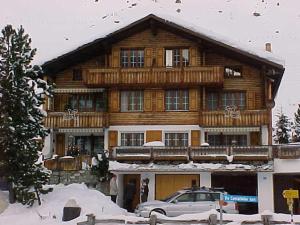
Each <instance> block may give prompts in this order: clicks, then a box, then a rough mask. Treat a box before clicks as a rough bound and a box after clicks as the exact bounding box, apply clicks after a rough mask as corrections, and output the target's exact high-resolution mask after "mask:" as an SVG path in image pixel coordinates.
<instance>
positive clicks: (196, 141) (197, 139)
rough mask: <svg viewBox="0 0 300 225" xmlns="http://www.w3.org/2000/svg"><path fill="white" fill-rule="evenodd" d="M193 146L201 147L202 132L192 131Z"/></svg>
mask: <svg viewBox="0 0 300 225" xmlns="http://www.w3.org/2000/svg"><path fill="white" fill-rule="evenodd" d="M191 146H192V147H196V146H200V130H192V131H191Z"/></svg>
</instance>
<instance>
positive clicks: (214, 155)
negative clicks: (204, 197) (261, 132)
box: [111, 146, 273, 162]
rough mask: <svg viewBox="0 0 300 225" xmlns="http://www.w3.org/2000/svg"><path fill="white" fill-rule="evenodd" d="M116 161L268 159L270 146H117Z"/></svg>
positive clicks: (115, 150)
mask: <svg viewBox="0 0 300 225" xmlns="http://www.w3.org/2000/svg"><path fill="white" fill-rule="evenodd" d="M111 157H112V159H114V160H117V161H184V162H187V161H194V162H200V161H205V162H206V161H211V162H212V161H229V162H231V161H269V160H272V158H273V154H272V146H236V147H228V146H210V147H117V148H115V149H114V151H113V153H112V156H111Z"/></svg>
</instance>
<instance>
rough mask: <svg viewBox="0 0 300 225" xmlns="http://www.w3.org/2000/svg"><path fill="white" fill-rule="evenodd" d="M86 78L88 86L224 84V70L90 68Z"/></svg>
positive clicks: (215, 68) (197, 68) (191, 68)
mask: <svg viewBox="0 0 300 225" xmlns="http://www.w3.org/2000/svg"><path fill="white" fill-rule="evenodd" d="M84 80H85V83H86V84H87V85H88V86H101V87H107V86H108V87H109V86H130V85H135V86H136V85H147V86H151V85H152V86H167V85H176V84H177V85H179V84H186V85H223V82H224V70H223V67H220V66H211V67H183V68H166V67H160V68H158V67H154V68H109V69H90V70H88V71H87V73H86V76H85V77H84Z"/></svg>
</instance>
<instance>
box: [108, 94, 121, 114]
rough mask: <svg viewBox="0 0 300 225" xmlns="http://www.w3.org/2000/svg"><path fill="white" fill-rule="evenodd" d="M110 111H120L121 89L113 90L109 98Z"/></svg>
mask: <svg viewBox="0 0 300 225" xmlns="http://www.w3.org/2000/svg"><path fill="white" fill-rule="evenodd" d="M109 108H110V112H119V91H117V90H112V91H111V92H110V98H109Z"/></svg>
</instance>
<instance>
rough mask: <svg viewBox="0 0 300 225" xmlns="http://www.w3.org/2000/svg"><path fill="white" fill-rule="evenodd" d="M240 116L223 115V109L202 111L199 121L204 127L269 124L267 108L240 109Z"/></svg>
mask: <svg viewBox="0 0 300 225" xmlns="http://www.w3.org/2000/svg"><path fill="white" fill-rule="evenodd" d="M240 115H241V116H240V118H237V119H232V118H230V117H225V112H224V111H202V112H201V113H200V120H199V123H200V125H201V126H204V127H214V126H222V127H223V126H261V125H267V124H269V113H268V111H267V110H244V111H240Z"/></svg>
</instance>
